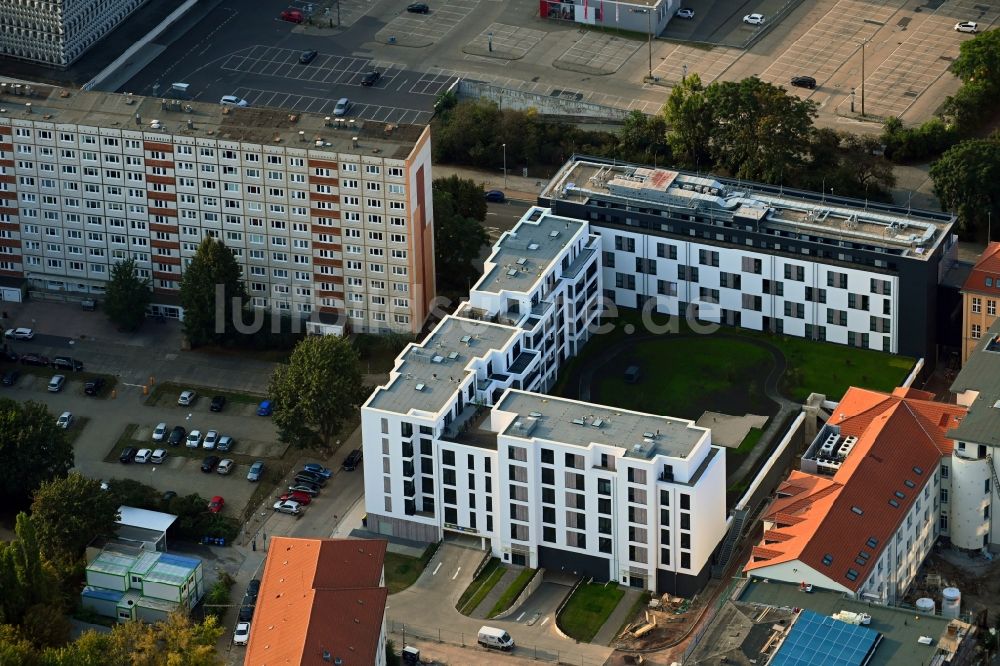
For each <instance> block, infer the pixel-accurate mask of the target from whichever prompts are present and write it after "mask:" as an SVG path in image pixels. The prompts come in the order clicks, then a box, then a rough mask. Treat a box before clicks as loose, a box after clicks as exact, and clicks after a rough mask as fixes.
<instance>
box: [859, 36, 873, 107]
mask: <svg viewBox="0 0 1000 666" xmlns="http://www.w3.org/2000/svg"><path fill="white" fill-rule="evenodd" d="M870 41H871V39H870V38H869V39H866V40H864V41H863V42H861V116H862V117H864V115H865V47H866V46H867V45H868V42H870Z"/></svg>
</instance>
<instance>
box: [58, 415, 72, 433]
mask: <svg viewBox="0 0 1000 666" xmlns="http://www.w3.org/2000/svg"><path fill="white" fill-rule="evenodd" d="M56 425H57V426H59V427H60V428H63V429H65V428H68V427H70V426H71V425H73V412H63V413H62V414H60V415H59V418H58V419H56Z"/></svg>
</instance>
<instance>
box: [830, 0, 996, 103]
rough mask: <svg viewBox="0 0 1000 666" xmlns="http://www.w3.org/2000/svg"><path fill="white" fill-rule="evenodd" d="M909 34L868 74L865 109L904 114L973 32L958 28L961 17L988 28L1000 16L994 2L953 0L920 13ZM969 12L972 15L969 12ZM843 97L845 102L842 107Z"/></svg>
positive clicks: (946, 67) (942, 71) (943, 70)
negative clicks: (935, 8) (930, 12)
mask: <svg viewBox="0 0 1000 666" xmlns="http://www.w3.org/2000/svg"><path fill="white" fill-rule="evenodd" d="M920 16H921V17H923V18H921V19H918V20H914V21H913V22H912V23H911V24H910V26H908V30H907V38H906V40H905V41H904V42H903V43H902V44H900V45H899V46H898V47H897V48H896V49H895V50H894V51H893V52H892V54H891V55H889V57H888V58H886V59H885V60H884V61H883V62H882V63H881V64H879V65H878V67H876V68H875V69H874V71H871V73H870V74H868V76H867V78H866V79H865V112H866V113H868V114H871V115H875V116H879V117H883V118H885V117H890V116H900V115H902V114H903V113H905V112H906V110H907V109H908V108H909V107H910V106H911V105H912V104H913V103H914V102H915V101H916V100H917V98H918V97H920V95H922V94H923V93H924V91H926V90H927V88H928V87H930V86H931V84H933V83H934V82H935V81H936V80H937V79H938V78H939V77H940V76H941V75H942V74H944V73H945V72H946V71H947V69H948V67H949V66H950V65H951V63H952V61H953V60H954V59H955V58H957V57H958V53H959V46H960V45H961V43H962V42H963V41H965V40H967V39H971V38H972V35H969V34H965V33H959V32H955V30H954V27H955V23H957V22H958V21H968V20H975V21H978V22H979V29H980V30H986V29H987V28H988V27H989V26H990V25H992V24H993V23H994V22H996V20H997V18H998V17H1000V7H998V6H997V5H996V3H991V4H985V3H979V2H976V1H975V0H950V1H948V2H944V3H942V4H941V6H940V7H938V9H937V11H935V12H934V13H933V14H929V15H924V14H921V15H920ZM969 17H971V18H969ZM844 104H847V102H844V103H842V104H841V107H842V108H841V111H843V107H844Z"/></svg>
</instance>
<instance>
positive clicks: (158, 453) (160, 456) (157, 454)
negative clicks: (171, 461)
mask: <svg viewBox="0 0 1000 666" xmlns="http://www.w3.org/2000/svg"><path fill="white" fill-rule="evenodd" d="M166 459H167V452H166V450H165V449H156V450H155V451H153V455H152V456H150V458H149V462H151V463H153V464H154V465H159V464H160V463H161V462H163V461H164V460H166Z"/></svg>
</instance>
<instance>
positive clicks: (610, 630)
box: [590, 587, 643, 645]
mask: <svg viewBox="0 0 1000 666" xmlns="http://www.w3.org/2000/svg"><path fill="white" fill-rule="evenodd" d="M642 592H643V591H642V590H637V589H636V588H634V587H630V588H628V589H626V590H625V596H624V597H622V598H621V600H620V601H619V602H618V605H617V606H615V609H614V610H613V611H611V615H609V616H608V619H607V620H605V621H604V624H602V625H601V628H600V629H598V630H597V633H596V634H594V640H592V641H590V642H591V643H596V644H597V645H611V641H613V640H615V638H616V637H617V636H618V630H619V629H621V627H622V625H623V624H625V623H626V622H628V621H629V620H631V619H632V618H630V617H629V613H631V612H632V606H633V605H635V602H636V600H637V599H638V598H639V597H640V596H642Z"/></svg>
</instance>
